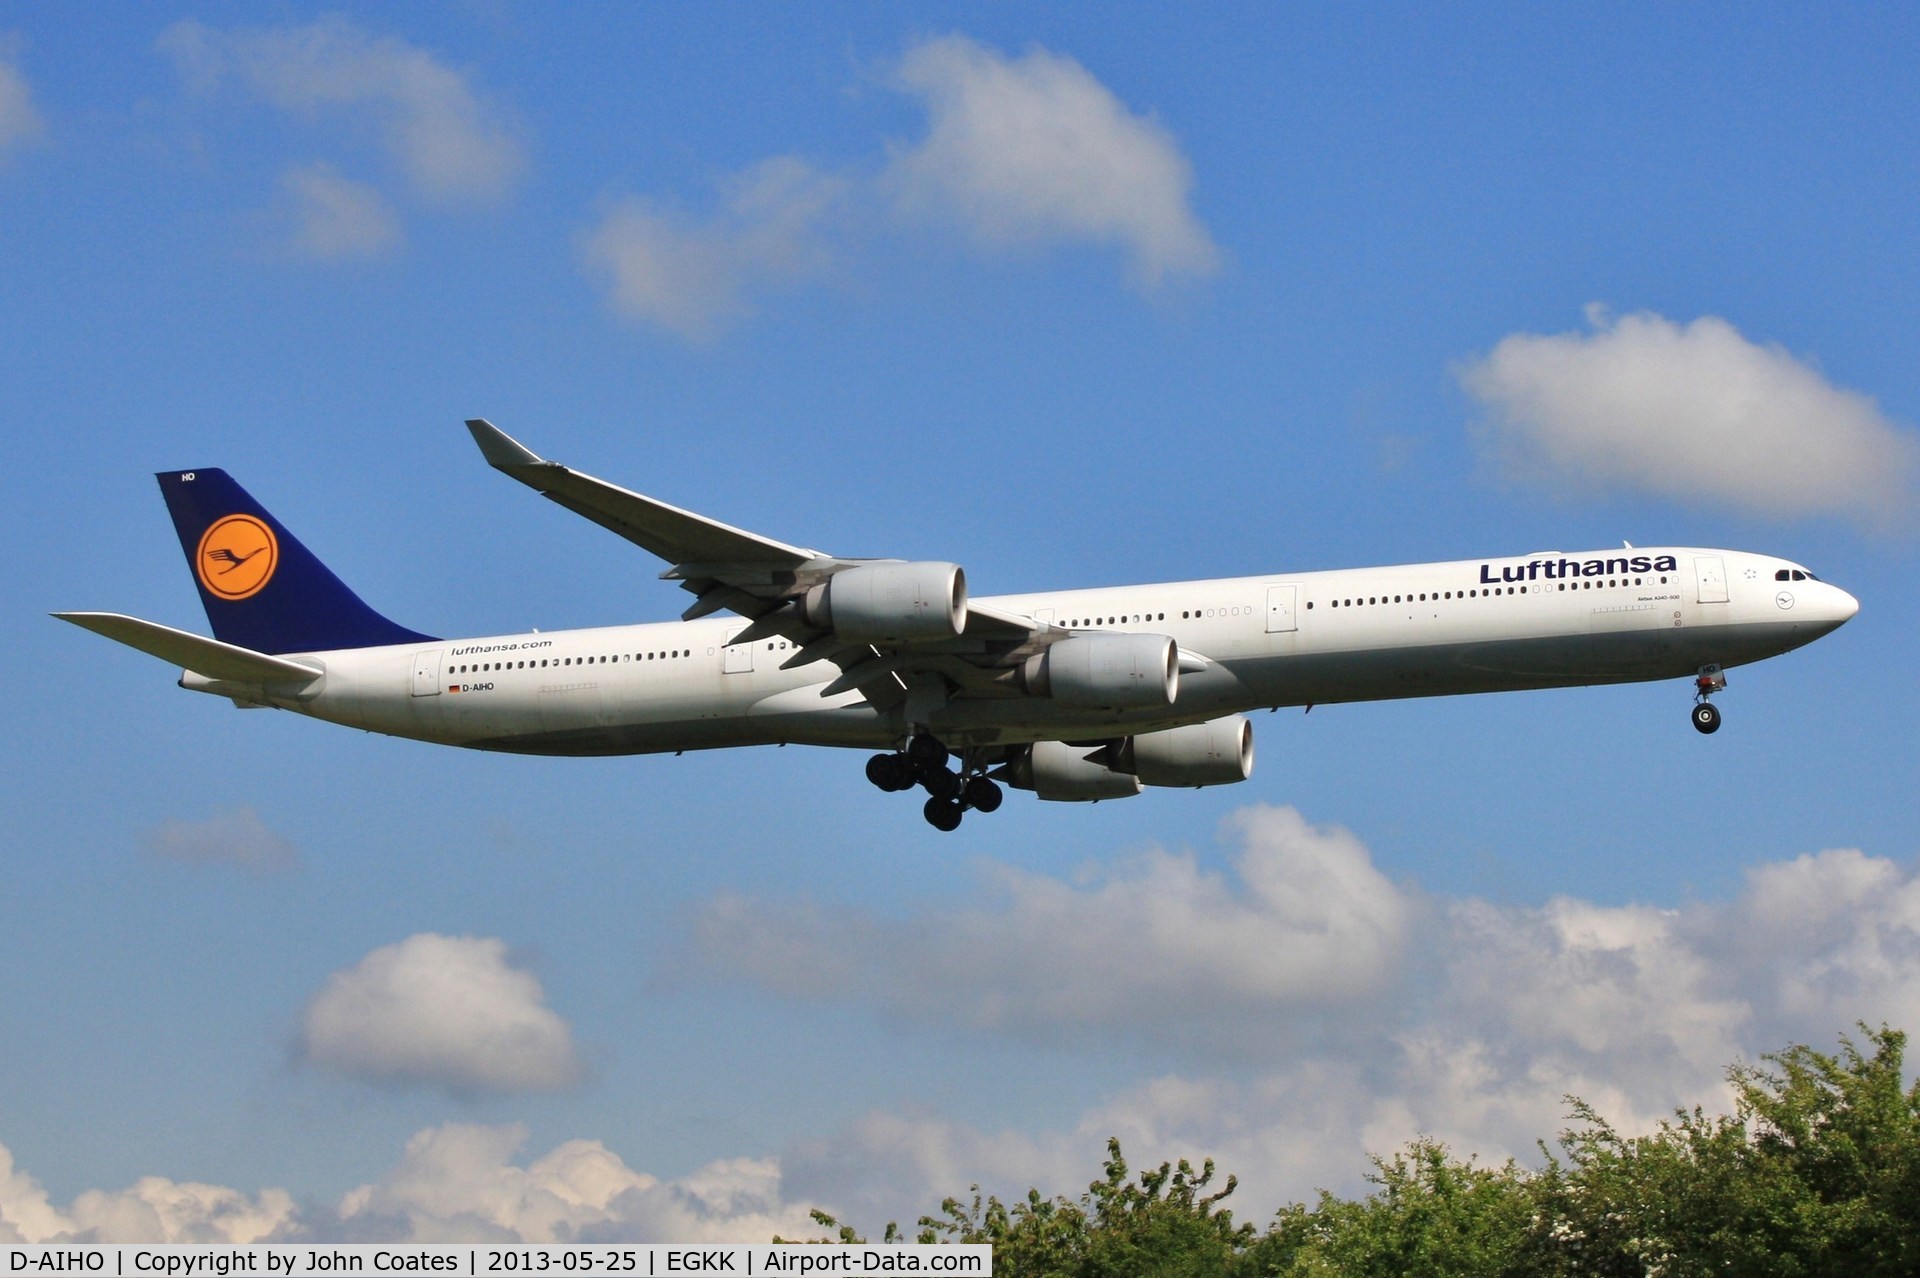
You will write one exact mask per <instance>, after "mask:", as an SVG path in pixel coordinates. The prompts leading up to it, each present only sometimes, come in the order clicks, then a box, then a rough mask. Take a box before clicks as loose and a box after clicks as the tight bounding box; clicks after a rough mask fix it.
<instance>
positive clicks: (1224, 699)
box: [54, 421, 1859, 830]
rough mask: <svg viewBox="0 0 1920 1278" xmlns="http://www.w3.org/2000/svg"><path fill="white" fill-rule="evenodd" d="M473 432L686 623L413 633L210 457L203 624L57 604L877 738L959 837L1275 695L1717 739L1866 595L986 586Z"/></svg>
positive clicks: (686, 717)
mask: <svg viewBox="0 0 1920 1278" xmlns="http://www.w3.org/2000/svg"><path fill="white" fill-rule="evenodd" d="M467 427H468V429H469V430H471V431H472V432H473V437H474V440H475V441H476V442H477V443H478V444H479V445H480V451H481V452H482V453H483V454H484V455H485V457H486V459H487V461H488V462H489V463H491V464H492V465H493V466H494V467H495V468H496V469H498V470H501V471H503V472H505V473H506V474H508V475H510V476H512V477H513V478H514V479H517V480H519V481H520V482H521V483H523V484H526V485H527V486H528V487H530V488H532V489H534V490H535V491H537V492H539V493H542V494H544V495H545V496H547V497H549V498H551V499H552V500H553V501H556V502H558V503H559V504H560V505H562V506H565V507H566V508H567V509H569V510H571V511H574V512H575V513H577V514H580V515H584V516H585V517H586V518H588V519H590V520H592V521H593V522H595V523H597V524H599V525H601V526H602V527H603V528H607V529H610V530H612V531H613V532H615V533H618V534H619V535H620V536H622V537H625V538H626V539H627V540H628V541H631V542H633V543H634V544H636V545H638V546H640V547H641V548H643V549H645V550H647V551H650V552H652V553H653V554H655V555H657V556H659V557H660V558H661V559H663V560H665V561H666V563H667V564H668V568H667V570H666V572H664V573H663V574H662V576H663V577H665V578H667V579H669V580H673V581H678V582H679V583H680V585H681V587H682V588H683V589H685V590H687V591H689V592H690V593H691V594H692V595H693V597H694V598H693V603H692V605H691V606H690V607H689V608H687V610H686V611H685V612H684V613H683V614H682V615H681V619H680V620H679V621H674V622H663V623H657V624H647V625H635V626H613V627H606V628H603V629H592V630H567V631H554V632H551V633H539V632H534V633H529V634H518V635H488V636H483V637H479V638H472V639H436V638H433V637H431V636H429V635H425V634H420V633H418V632H416V631H413V630H409V629H407V628H405V627H403V626H400V625H397V624H395V623H394V622H392V621H389V620H387V618H385V617H383V616H381V615H380V614H379V613H377V612H375V611H374V610H373V609H371V608H369V607H368V606H367V605H366V604H365V603H363V602H362V601H361V600H360V598H359V596H357V595H355V594H354V593H353V592H352V591H351V590H349V589H348V588H347V587H346V586H345V585H343V584H342V583H341V581H340V579H339V578H337V577H335V576H334V575H333V574H332V573H331V572H329V571H328V570H327V568H326V567H325V566H324V565H322V564H321V562H320V561H319V560H318V559H316V558H315V557H314V556H313V554H312V553H311V552H310V551H308V550H307V548H306V547H305V546H303V545H301V544H300V542H299V541H298V540H296V539H295V538H294V537H293V535H292V534H290V533H289V532H288V531H287V530H286V529H285V528H284V527H282V526H281V524H280V523H279V521H278V520H276V519H275V518H274V517H273V516H272V515H270V514H268V513H267V511H266V510H265V508H264V507H262V506H261V505H260V504H259V503H258V502H256V501H255V500H254V499H253V498H252V497H251V496H249V495H248V494H247V492H246V491H245V490H244V489H242V488H241V487H240V486H239V485H238V484H237V483H235V482H234V481H233V480H232V479H230V478H229V477H228V476H227V474H226V473H225V472H224V471H220V470H189V471H175V472H169V473H165V474H162V475H160V476H159V480H160V489H161V492H162V493H163V494H164V495H165V497H166V502H167V508H168V510H169V511H170V512H171V513H172V516H173V522H174V527H175V529H176V530H177V531H178V533H179V535H180V545H181V547H182V549H184V550H185V552H186V556H187V562H188V564H189V565H191V567H192V569H193V575H194V580H195V582H196V584H197V585H198V586H199V589H200V598H201V600H202V602H203V603H204V604H205V605H206V610H207V617H208V619H209V620H210V621H211V622H212V626H213V633H214V636H215V637H214V638H212V639H207V638H203V637H201V636H199V635H195V634H190V633H188V632H186V631H181V630H175V629H172V628H171V627H168V626H162V625H158V624H156V623H154V622H151V621H141V620H139V619H138V618H134V617H127V616H122V615H119V614H117V613H103V612H63V613H56V614H54V615H55V616H57V617H60V618H61V619H63V620H66V621H71V622H73V623H74V624H75V625H78V626H83V627H85V628H86V629H88V630H92V631H95V632H97V633H99V634H102V635H105V636H106V637H108V638H109V639H115V640H118V641H119V642H121V643H124V644H127V645H129V646H130V647H133V648H137V649H139V650H140V651H142V652H145V653H149V654H151V655H153V656H156V657H159V658H161V659H162V660H165V661H167V662H169V663H171V664H174V665H177V666H182V667H184V670H183V672H182V673H181V676H180V686H181V687H183V688H188V689H191V690H193V691H196V692H209V693H214V694H216V695H219V696H223V697H230V698H232V700H233V702H234V704H235V705H238V706H242V707H255V706H272V707H275V708H277V709H281V710H291V711H294V712H295V713H298V714H304V715H309V716H311V717H313V718H315V719H325V720H327V721H329V722H332V723H343V724H349V725H351V726H353V727H356V728H365V729H368V730H370V731H374V732H383V733H388V734H391V735H393V736H399V737H410V738H413V739H416V740H420V741H431V742H436V743H438V744H442V745H453V746H466V747H469V748H471V749H477V750H500V751H507V752H512V753H520V754H548V755H613V754H649V753H657V752H661V751H680V750H700V749H712V748H717V747H722V746H746V745H775V744H788V743H792V744H800V745H820V746H845V747H852V748H860V749H867V750H877V751H879V753H876V754H875V755H873V757H872V758H870V759H869V760H868V761H867V767H866V771H867V777H868V779H869V780H870V781H872V782H873V784H874V785H876V786H878V787H879V788H881V789H882V790H911V789H916V788H918V789H921V790H924V791H925V792H926V794H927V798H926V806H925V813H926V818H927V820H928V821H929V822H931V823H932V824H933V825H935V826H937V827H938V828H940V829H942V830H951V829H953V828H954V827H956V826H957V825H959V824H960V820H961V816H962V814H963V813H964V812H966V811H967V810H969V809H973V810H977V811H980V812H991V811H993V810H994V809H995V808H997V807H999V806H1000V803H1001V799H1002V797H1003V791H1002V789H1001V783H1002V782H1004V783H1005V784H1007V785H1011V786H1013V787H1015V788H1018V789H1023V790H1031V791H1033V792H1034V793H1036V794H1037V795H1038V796H1039V797H1040V798H1042V799H1065V800H1100V799H1118V798H1125V797H1128V796H1131V795H1136V794H1138V793H1140V790H1141V787H1143V786H1150V785H1151V786H1208V785H1225V784H1229V783H1232V782H1235V781H1244V780H1245V779H1246V778H1247V776H1248V775H1249V774H1250V773H1251V771H1252V769H1253V728H1252V725H1251V724H1250V723H1249V722H1248V721H1247V719H1246V717H1245V716H1246V714H1247V713H1248V712H1249V711H1252V710H1255V709H1258V708H1261V707H1269V708H1272V707H1279V706H1312V705H1315V704H1325V703H1331V702H1341V701H1372V700H1383V699H1390V698H1398V697H1425V696H1446V695H1452V694H1455V693H1467V692H1500V691H1510V690H1514V689H1523V688H1561V687H1570V686H1575V685H1584V684H1603V683H1628V682H1634V681H1640V680H1651V679H1681V678H1684V679H1688V680H1690V681H1691V688H1690V691H1691V693H1692V696H1693V708H1692V715H1693V725H1694V727H1695V728H1697V729H1699V730H1700V731H1701V732H1713V731H1714V730H1715V729H1717V728H1718V727H1719V726H1720V711H1719V709H1718V708H1717V707H1716V706H1715V705H1714V704H1713V703H1712V701H1711V700H1710V698H1711V696H1712V695H1713V694H1714V693H1716V692H1718V691H1720V690H1721V689H1722V688H1724V687H1725V686H1726V677H1725V675H1724V674H1723V673H1722V672H1723V670H1724V669H1725V668H1726V667H1729V666H1735V665H1740V664H1742V663H1745V662H1750V661H1759V660H1761V659H1763V658H1766V657H1772V656H1776V655H1778V654H1780V653H1783V652H1788V651H1791V650H1792V649H1794V648H1798V647H1800V646H1801V645H1802V644H1806V643H1811V642H1812V641H1813V640H1815V639H1818V638H1819V637H1820V636H1822V635H1824V634H1826V633H1827V632H1829V631H1831V630H1833V629H1835V628H1836V627H1838V626H1840V625H1841V624H1842V623H1844V622H1845V621H1846V620H1847V619H1848V618H1849V617H1851V616H1853V615H1854V613H1855V612H1856V611H1857V610H1858V608H1859V604H1858V603H1857V602H1856V601H1855V600H1854V598H1853V596H1851V595H1849V594H1848V593H1847V592H1846V591H1844V590H1841V589H1840V588H1838V587H1837V586H1832V585H1829V584H1827V583H1825V582H1822V581H1821V580H1819V579H1818V578H1817V577H1815V576H1814V575H1813V574H1812V573H1811V572H1808V571H1807V570H1806V569H1805V568H1804V567H1802V566H1801V565H1800V564H1797V563H1791V562H1789V561H1787V560H1784V559H1775V558H1772V557H1771V556H1767V555H1756V554H1748V553H1745V552H1742V551H1733V550H1709V549H1701V548H1697V547H1682V546H1659V547H1633V546H1627V547H1624V548H1622V549H1619V550H1589V551H1576V552H1565V553H1563V552H1561V551H1541V552H1538V553H1535V554H1530V555H1525V556H1520V557H1514V558H1501V559H1484V560H1467V561H1461V562H1456V563H1434V564H1407V565H1402V566H1399V567H1389V568H1356V569H1350V570H1344V571H1337V572H1282V573H1274V574H1271V575H1267V576H1258V577H1234V578H1225V579H1220V580H1213V581H1180V582H1170V583H1166V584H1163V585H1152V586H1125V587H1115V588H1110V589H1099V590H1061V591H1051V592H1042V593H1037V594H1027V595H1002V596H996V597H993V598H988V599H979V598H974V597H972V596H970V595H969V594H968V592H967V581H966V574H965V573H964V572H963V571H962V570H961V568H960V567H959V565H957V564H951V563H937V562H903V561H900V560H891V559H842V558H839V557H837V556H834V555H829V554H824V553H822V552H821V551H817V550H808V549H805V548H803V547H800V546H792V545H788V544H786V543H784V542H779V541H774V540H772V539H770V538H767V537H761V536H758V535H756V534H753V533H749V532H743V531H741V530H740V529H738V528H733V527H729V526H728V525H726V524H722V523H719V522H717V521H715V520H712V519H707V518H703V517H702V516H699V515H695V514H692V513H690V512H688V511H684V510H680V509H678V508H676V507H673V506H669V505H667V504H666V503H665V502H661V501H656V500H654V499H653V498H651V497H643V496H641V495H640V494H638V493H632V492H628V491H627V490H625V489H623V488H618V487H615V486H614V485H612V484H609V483H606V482H604V481H602V480H599V479H594V478H592V477H591V476H588V475H584V474H581V473H580V472H579V471H575V470H572V469H569V468H568V467H566V466H563V465H561V464H559V463H558V462H551V461H546V460H544V459H542V458H540V457H538V456H536V455H535V454H533V453H532V452H530V451H528V450H527V449H526V448H524V447H522V446H521V445H520V444H519V443H517V442H515V441H514V440H513V439H511V438H509V437H508V436H507V435H505V434H504V433H502V432H501V431H499V430H497V429H496V428H494V427H493V426H492V425H490V424H488V423H487V422H484V421H470V422H468V423H467ZM728 613H731V614H734V615H732V616H725V615H719V614H728Z"/></svg>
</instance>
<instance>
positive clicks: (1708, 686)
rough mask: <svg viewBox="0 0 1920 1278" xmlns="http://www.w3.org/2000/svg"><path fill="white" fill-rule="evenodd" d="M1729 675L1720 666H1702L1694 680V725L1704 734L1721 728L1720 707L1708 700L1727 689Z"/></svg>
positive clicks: (1695, 728)
mask: <svg viewBox="0 0 1920 1278" xmlns="http://www.w3.org/2000/svg"><path fill="white" fill-rule="evenodd" d="M1726 686H1727V676H1726V674H1725V672H1724V671H1722V670H1721V669H1720V667H1719V666H1701V667H1700V673H1699V674H1698V675H1696V676H1695V677H1694V680H1693V726H1694V730H1695V731H1697V732H1700V733H1702V734H1706V733H1712V732H1718V731H1719V730H1720V707H1718V706H1716V705H1714V704H1713V702H1711V701H1709V700H1707V698H1708V697H1711V696H1712V695H1713V694H1714V693H1716V692H1721V691H1724V690H1725V689H1726Z"/></svg>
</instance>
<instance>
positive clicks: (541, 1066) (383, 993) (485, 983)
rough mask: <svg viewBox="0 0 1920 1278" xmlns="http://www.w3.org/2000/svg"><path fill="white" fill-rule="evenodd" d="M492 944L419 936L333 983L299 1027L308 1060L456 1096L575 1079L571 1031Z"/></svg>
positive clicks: (534, 984) (376, 954)
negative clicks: (430, 1088) (439, 1088)
mask: <svg viewBox="0 0 1920 1278" xmlns="http://www.w3.org/2000/svg"><path fill="white" fill-rule="evenodd" d="M506 950H507V947H506V943H505V942H503V941H500V940H498V939H495V938H491V937H474V936H439V935H436V934H434V933H431V932H422V933H419V934H418V935H415V936H410V937H408V938H407V939H406V940H404V941H401V942H398V943H397V944H394V945H387V946H382V947H381V948H380V949H377V950H375V951H373V952H372V953H371V954H369V955H367V956H366V957H365V958H363V959H361V960H360V962H359V963H357V964H355V965H354V966H353V967H351V968H348V969H346V970H345V971H341V972H336V973H334V974H333V976H332V977H330V978H328V981H327V984H326V986H325V987H324V988H323V989H321V991H320V992H319V993H318V994H316V995H315V996H314V998H313V1001H312V1002H311V1003H310V1004H308V1006H307V1012H306V1016H305V1018H304V1021H303V1023H302V1030H301V1043H300V1051H301V1055H302V1057H303V1058H304V1059H306V1060H308V1061H311V1062H313V1063H314V1064H316V1065H321V1066H324V1067H326V1068H328V1069H333V1070H337V1071H339V1072H341V1073H343V1074H349V1075H352V1076H355V1077H358V1078H364V1079H368V1080H371V1081H374V1082H383V1083H393V1084H399V1085H408V1086H433V1087H441V1088H445V1089H446V1090H448V1091H451V1092H454V1093H456V1094H468V1093H477V1092H526V1091H550V1090H554V1089H558V1088H564V1087H567V1086H570V1085H572V1084H573V1083H575V1082H577V1081H579V1079H580V1076H581V1073H582V1070H581V1064H580V1060H579V1058H578V1056H577V1055H576V1054H575V1052H574V1046H573V1035H572V1031H571V1030H570V1029H569V1028H568V1027H567V1023H566V1021H564V1020H562V1019H561V1018H560V1017H559V1016H558V1015H556V1014H555V1013H554V1012H553V1011H552V1010H551V1009H550V1008H548V1007H547V1006H546V996H545V994H544V992H543V991H542V990H541V988H540V982H539V981H538V980H537V979H536V978H535V977H534V976H533V975H532V974H531V973H529V972H525V971H522V970H520V969H518V968H515V967H512V966H511V965H509V964H508V962H507V953H506Z"/></svg>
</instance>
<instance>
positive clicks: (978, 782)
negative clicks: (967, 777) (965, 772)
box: [966, 777, 1007, 812]
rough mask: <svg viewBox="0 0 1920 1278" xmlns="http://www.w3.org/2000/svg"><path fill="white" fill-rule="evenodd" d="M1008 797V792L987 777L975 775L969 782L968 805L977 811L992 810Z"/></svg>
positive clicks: (967, 790)
mask: <svg viewBox="0 0 1920 1278" xmlns="http://www.w3.org/2000/svg"><path fill="white" fill-rule="evenodd" d="M1006 797H1007V796H1006V793H1005V792H1004V791H1003V790H1001V788H1000V787H999V786H998V785H996V784H994V783H993V782H992V781H989V780H987V778H985V777H975V778H974V779H973V780H971V781H969V782H967V789H966V801H967V806H968V807H970V808H972V809H974V810H975V811H977V812H992V811H993V810H994V809H996V808H998V807H999V806H1000V803H1001V800H1003V799H1005V798H1006Z"/></svg>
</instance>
